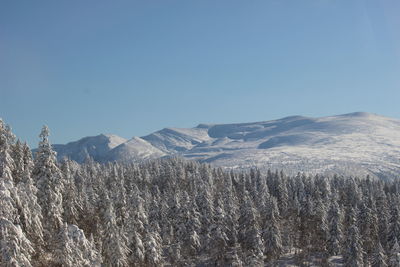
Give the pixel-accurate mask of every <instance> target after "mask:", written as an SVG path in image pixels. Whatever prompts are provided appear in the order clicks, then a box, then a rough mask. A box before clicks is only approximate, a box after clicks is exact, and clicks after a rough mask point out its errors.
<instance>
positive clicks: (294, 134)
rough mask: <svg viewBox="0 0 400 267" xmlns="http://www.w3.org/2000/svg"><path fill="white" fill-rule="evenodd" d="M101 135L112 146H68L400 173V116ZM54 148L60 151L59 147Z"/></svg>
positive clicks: (123, 155) (112, 155)
mask: <svg viewBox="0 0 400 267" xmlns="http://www.w3.org/2000/svg"><path fill="white" fill-rule="evenodd" d="M102 136H104V137H106V138H107V144H108V145H107V146H108V148H109V149H103V147H102V146H101V145H99V144H103V143H104V140H103V141H102V142H103V143H102V142H100V141H97V143H96V142H94V143H96V144H95V145H94V146H95V147H96V149H94V150H93V149H92V150H90V149H88V148H87V147H88V145H87V144H88V141H87V140H86V141H85V142H83V141H82V140H85V138H84V139H81V140H80V141H78V142H74V143H69V144H67V145H65V146H64V147H63V149H64V150H66V151H68V152H69V154H73V153H75V154H76V153H78V152H79V151H80V150H79V149H77V146H78V147H80V148H81V150H82V147H85V149H86V150H85V151H88V152H90V153H92V154H94V155H97V154H96V153H98V154H101V155H100V156H99V155H98V156H99V157H100V158H103V159H104V158H105V159H108V160H109V159H112V160H124V161H126V160H137V159H138V158H143V159H147V158H155V157H162V156H165V155H180V156H183V157H186V158H188V159H196V160H200V161H205V162H209V163H212V164H214V165H217V166H222V167H227V168H249V167H254V166H258V167H262V168H272V169H284V170H286V171H287V172H289V173H291V172H296V173H297V172H298V171H304V172H309V173H319V172H322V173H339V174H344V173H349V172H350V173H352V174H356V175H363V176H364V175H366V174H370V175H373V176H380V177H391V176H393V174H394V173H400V120H398V119H393V118H387V117H383V116H379V115H376V114H371V113H364V112H356V113H350V114H344V115H338V116H331V117H322V118H309V117H301V116H292V117H286V118H283V119H279V120H273V121H264V122H254V123H237V124H200V125H198V126H197V127H194V128H189V129H186V128H165V129H162V130H160V131H157V132H154V133H152V134H150V135H147V136H144V137H142V138H139V137H135V138H133V139H131V140H128V141H126V140H125V139H123V138H121V137H118V136H115V135H102ZM92 138H97V139H101V138H99V136H97V137H92ZM97 139H96V140H97ZM92 141H93V140H92ZM92 141H91V142H89V143H90V144H92V143H93V142H92ZM66 147H69V149H66ZM71 147H73V149H71ZM55 149H56V150H57V152H58V153H59V155H60V149H58V147H57V145H56V146H55ZM63 149H61V151H64V150H63ZM114 150H115V151H114ZM77 151H78V152H77ZM93 151H94V152H93ZM95 152H96V153H95ZM90 153H89V154H90ZM61 154H63V153H61ZM64 154H65V153H64Z"/></svg>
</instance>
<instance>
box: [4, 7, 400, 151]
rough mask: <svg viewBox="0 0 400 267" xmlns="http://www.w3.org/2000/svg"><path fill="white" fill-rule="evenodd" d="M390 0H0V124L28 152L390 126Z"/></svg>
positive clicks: (398, 69)
mask: <svg viewBox="0 0 400 267" xmlns="http://www.w3.org/2000/svg"><path fill="white" fill-rule="evenodd" d="M398 14H400V1H398V0H380V1H376V0H366V1H362V0H350V1H340V0H304V1H288V0H250V1H237V0H201V1H196V0H193V1H187V0H180V1H174V0H146V1H136V0H117V1H109V0H107V1H106V0H83V1H82V0H69V1H64V0H60V1H54V0H48V1H46V0H40V1H31V0H18V1H15V0H3V1H1V2H0V117H1V118H3V120H4V121H5V122H6V123H8V124H10V125H11V127H12V128H13V131H14V133H15V134H16V135H17V136H18V137H19V138H21V139H22V140H24V141H27V142H28V143H29V144H30V145H31V146H32V147H35V146H36V145H37V142H38V134H39V132H40V129H41V127H42V125H43V124H46V125H48V126H49V128H50V130H51V141H52V142H53V143H66V142H70V141H74V140H77V139H79V138H82V137H84V136H93V135H97V134H100V133H114V134H117V135H120V136H122V137H125V138H131V137H133V136H143V135H146V134H149V133H151V132H153V131H156V130H159V129H162V128H164V127H194V126H196V125H197V124H199V123H233V122H253V121H265V120H272V119H278V118H282V117H285V116H290V115H303V116H312V117H319V116H327V115H336V114H344V113H350V112H354V111H366V112H372V113H377V114H381V115H385V116H389V117H395V118H400V109H399V100H400V30H399V29H400V16H399V15H398Z"/></svg>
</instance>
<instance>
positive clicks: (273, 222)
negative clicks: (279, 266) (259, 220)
mask: <svg viewBox="0 0 400 267" xmlns="http://www.w3.org/2000/svg"><path fill="white" fill-rule="evenodd" d="M267 207H268V213H267V214H266V218H265V222H264V231H263V234H262V237H263V240H264V247H265V251H264V253H265V255H266V256H267V258H268V259H277V258H279V256H280V254H281V252H282V249H283V247H282V239H281V230H280V225H279V221H278V219H279V209H278V205H277V201H276V199H275V198H274V197H270V199H269V200H268V202H267Z"/></svg>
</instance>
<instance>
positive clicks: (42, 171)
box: [32, 126, 63, 260]
mask: <svg viewBox="0 0 400 267" xmlns="http://www.w3.org/2000/svg"><path fill="white" fill-rule="evenodd" d="M48 137H49V129H48V127H47V126H43V129H42V131H41V133H40V138H41V141H40V142H39V147H38V150H37V152H36V157H35V161H34V167H33V170H32V178H33V180H34V181H35V182H36V187H37V189H38V192H37V197H38V203H39V204H40V206H41V209H42V214H43V222H42V224H43V229H44V235H43V236H44V241H45V247H46V249H47V250H48V251H49V252H50V253H52V252H54V248H55V244H54V242H56V241H55V240H54V237H56V236H57V235H58V233H59V232H60V230H61V227H62V225H63V219H62V213H63V207H62V190H63V183H62V174H61V171H60V169H59V168H58V166H57V160H56V153H55V152H54V151H53V149H52V147H51V145H50V142H49V138H48ZM54 260H56V259H54Z"/></svg>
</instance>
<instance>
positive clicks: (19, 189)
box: [0, 121, 400, 267]
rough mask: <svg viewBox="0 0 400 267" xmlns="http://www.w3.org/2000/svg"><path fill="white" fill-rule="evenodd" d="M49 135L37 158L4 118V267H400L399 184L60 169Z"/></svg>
mask: <svg viewBox="0 0 400 267" xmlns="http://www.w3.org/2000/svg"><path fill="white" fill-rule="evenodd" d="M48 134H49V132H48V129H47V127H44V128H43V130H42V132H41V134H40V143H39V147H38V149H37V151H36V157H35V159H34V160H33V159H32V155H31V151H30V149H29V148H28V147H27V145H26V144H22V143H20V142H19V141H15V137H14V135H13V134H12V133H11V131H10V128H9V127H7V126H6V125H5V124H4V123H3V122H2V121H0V242H1V247H0V266H283V265H284V264H285V262H286V264H289V262H288V261H290V264H291V265H293V266H304V264H314V265H316V266H335V264H339V263H341V264H343V266H369V265H370V264H371V265H372V266H390V267H393V266H400V257H399V256H400V254H399V253H400V247H399V244H398V242H399V239H400V212H399V207H400V205H399V204H400V192H399V190H400V180H399V179H396V180H393V181H383V180H378V179H370V178H365V177H362V178H363V179H360V178H361V177H360V178H355V177H338V176H335V177H326V176H324V175H317V176H306V175H295V176H287V175H285V174H284V173H283V172H260V171H259V170H258V169H250V170H248V171H243V172H238V171H236V172H228V171H224V170H222V169H220V168H213V167H211V166H210V165H206V164H200V163H198V162H194V161H184V160H180V159H177V158H171V159H163V160H159V159H158V160H152V161H148V162H145V163H141V164H134V163H127V162H124V163H116V162H114V163H104V164H100V163H97V162H95V161H88V162H86V163H85V164H77V163H76V162H73V161H70V160H64V161H62V162H57V160H56V156H55V153H54V151H53V149H52V146H51V145H50V143H49V140H48ZM138 142H141V141H140V140H139V141H138Z"/></svg>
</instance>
